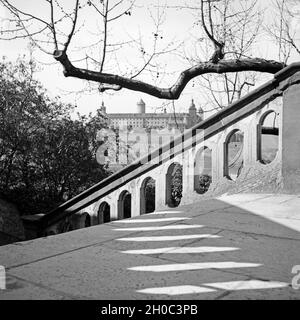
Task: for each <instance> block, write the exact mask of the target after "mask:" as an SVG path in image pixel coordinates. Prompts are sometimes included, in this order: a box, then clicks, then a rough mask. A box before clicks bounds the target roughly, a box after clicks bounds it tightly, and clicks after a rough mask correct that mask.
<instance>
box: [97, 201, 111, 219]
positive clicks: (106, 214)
mask: <svg viewBox="0 0 300 320" xmlns="http://www.w3.org/2000/svg"><path fill="white" fill-rule="evenodd" d="M107 222H110V205H109V204H108V203H107V202H106V201H103V202H102V203H101V204H100V206H99V210H98V223H99V224H102V223H107Z"/></svg>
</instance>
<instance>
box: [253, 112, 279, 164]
mask: <svg viewBox="0 0 300 320" xmlns="http://www.w3.org/2000/svg"><path fill="white" fill-rule="evenodd" d="M278 122H279V121H278V114H277V113H276V112H275V111H273V110H272V111H268V112H267V113H265V114H264V115H263V116H262V117H261V119H260V121H259V124H258V129H257V142H258V144H257V151H258V160H259V161H260V162H261V163H263V164H268V163H271V162H272V161H273V160H274V159H275V158H276V155H277V152H278V149H279V146H278V144H279V123H278Z"/></svg>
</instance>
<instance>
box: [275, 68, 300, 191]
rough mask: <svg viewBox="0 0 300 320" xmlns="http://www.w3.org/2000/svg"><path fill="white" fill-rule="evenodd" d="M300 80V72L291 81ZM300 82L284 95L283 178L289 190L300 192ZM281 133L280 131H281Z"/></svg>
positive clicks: (282, 129)
mask: <svg viewBox="0 0 300 320" xmlns="http://www.w3.org/2000/svg"><path fill="white" fill-rule="evenodd" d="M296 79H297V80H298V81H300V72H298V73H296V74H294V75H293V76H292V77H291V79H290V81H291V82H295V80H296ZM299 124H300V84H299V83H297V84H293V85H291V86H290V87H289V88H288V89H287V90H286V91H285V92H284V95H283V108H282V123H281V128H279V130H281V132H282V134H281V137H282V141H281V143H282V179H283V188H284V190H285V191H287V192H293V193H295V192H300V125H299ZM279 134H280V133H279Z"/></svg>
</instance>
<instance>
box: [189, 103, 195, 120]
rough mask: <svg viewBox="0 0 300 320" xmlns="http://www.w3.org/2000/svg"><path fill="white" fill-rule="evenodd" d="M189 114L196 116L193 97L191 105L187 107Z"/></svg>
mask: <svg viewBox="0 0 300 320" xmlns="http://www.w3.org/2000/svg"><path fill="white" fill-rule="evenodd" d="M189 115H190V117H195V118H196V116H197V109H196V106H195V103H194V99H192V102H191V105H190V107H189Z"/></svg>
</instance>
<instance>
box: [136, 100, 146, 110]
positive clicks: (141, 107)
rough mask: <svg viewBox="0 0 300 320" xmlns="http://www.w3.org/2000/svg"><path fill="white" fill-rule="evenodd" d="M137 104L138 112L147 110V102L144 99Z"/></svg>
mask: <svg viewBox="0 0 300 320" xmlns="http://www.w3.org/2000/svg"><path fill="white" fill-rule="evenodd" d="M136 105H137V113H145V112H146V104H145V102H144V101H143V100H142V99H141V100H140V101H139V102H138V103H137V104H136Z"/></svg>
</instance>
